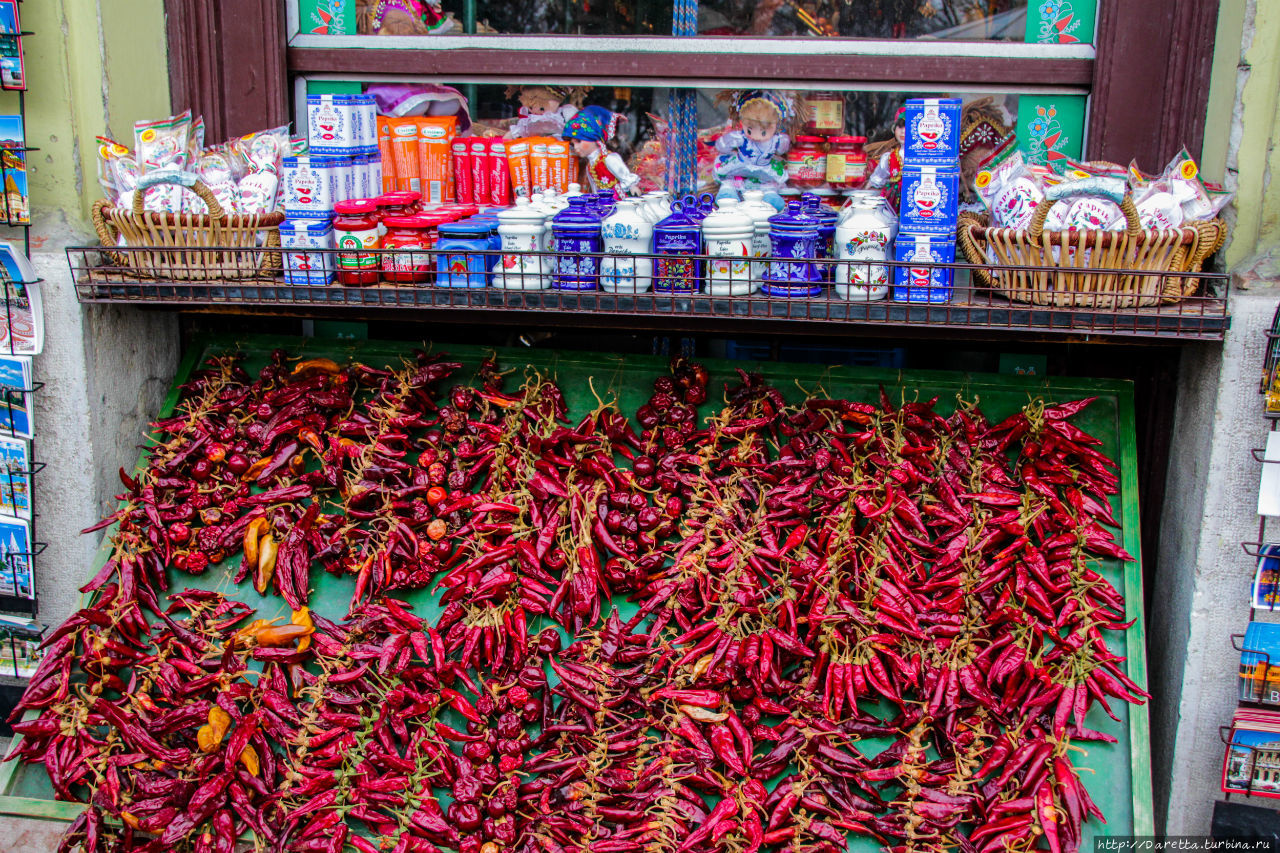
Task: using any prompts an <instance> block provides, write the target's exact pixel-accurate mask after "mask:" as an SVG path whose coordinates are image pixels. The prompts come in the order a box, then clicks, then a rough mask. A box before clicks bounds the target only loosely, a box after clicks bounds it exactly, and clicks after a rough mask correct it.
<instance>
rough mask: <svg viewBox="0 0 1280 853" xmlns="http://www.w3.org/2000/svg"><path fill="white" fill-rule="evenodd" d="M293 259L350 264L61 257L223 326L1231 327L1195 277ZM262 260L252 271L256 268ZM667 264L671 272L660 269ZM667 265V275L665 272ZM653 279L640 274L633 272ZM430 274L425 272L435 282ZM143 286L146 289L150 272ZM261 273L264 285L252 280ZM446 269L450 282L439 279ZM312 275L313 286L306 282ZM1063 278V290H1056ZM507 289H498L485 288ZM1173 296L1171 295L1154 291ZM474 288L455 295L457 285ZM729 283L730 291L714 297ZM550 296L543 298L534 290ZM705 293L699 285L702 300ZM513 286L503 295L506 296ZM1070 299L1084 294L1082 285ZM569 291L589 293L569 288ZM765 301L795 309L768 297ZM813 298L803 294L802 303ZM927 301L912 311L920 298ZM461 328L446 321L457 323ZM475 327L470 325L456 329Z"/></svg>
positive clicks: (611, 261) (835, 330)
mask: <svg viewBox="0 0 1280 853" xmlns="http://www.w3.org/2000/svg"><path fill="white" fill-rule="evenodd" d="M303 253H305V255H306V256H307V262H308V263H309V264H310V265H311V267H312V268H313V269H321V268H323V267H324V266H325V265H326V264H330V265H334V266H336V265H340V264H341V263H342V262H343V260H344V255H345V256H347V258H345V259H346V260H350V256H351V255H352V252H351V251H350V250H346V251H343V250H334V249H325V250H321V249H306V250H301V249H293V250H287V249H275V248H262V249H224V248H219V247H204V248H199V249H174V250H161V249H151V248H145V249H125V248H121V249H112V250H111V253H110V254H107V253H105V252H104V251H103V250H102V249H101V248H100V247H72V248H69V249H67V258H68V262H69V264H70V267H71V272H72V275H73V278H74V280H75V282H76V293H77V296H78V297H79V299H80V300H81V301H82V302H129V303H136V304H149V305H162V306H171V307H181V308H184V309H186V310H214V311H228V310H235V309H237V308H244V309H254V310H264V311H272V312H275V313H281V312H285V313H287V312H291V311H294V312H303V313H312V312H317V311H320V312H334V311H339V312H348V313H364V314H368V313H376V312H379V311H385V310H392V309H394V310H397V311H404V310H409V311H417V312H424V313H427V312H429V313H435V314H451V315H455V316H459V315H462V314H464V313H465V314H472V315H480V314H483V316H484V319H485V320H487V321H490V322H497V323H527V322H540V323H544V324H547V325H568V326H595V327H632V328H661V329H668V330H676V329H692V330H710V329H712V328H729V329H733V330H737V331H744V332H745V331H748V330H769V331H775V332H783V331H787V330H788V329H790V330H792V331H805V332H817V333H828V334H849V333H850V332H851V330H852V329H853V328H854V327H858V328H859V329H860V330H863V331H870V332H875V331H879V332H880V333H882V334H883V333H885V332H886V330H897V329H905V328H912V329H938V330H946V329H949V330H973V331H977V332H981V333H998V334H1010V333H1014V334H1019V333H1021V334H1027V333H1032V334H1044V335H1049V336H1062V335H1070V336H1077V337H1079V336H1100V337H1120V338H1152V339H1164V340H1169V341H1178V340H1221V339H1222V338H1223V337H1224V335H1225V333H1226V330H1227V328H1228V327H1229V325H1230V318H1229V316H1228V313H1227V295H1228V290H1229V287H1230V282H1229V279H1228V277H1227V276H1225V275H1222V274H1215V273H1208V272H1194V273H1177V272H1158V273H1153V272H1150V271H1138V270H1101V269H1099V270H1088V269H1085V270H1079V271H1072V272H1062V271H1059V270H1054V269H1040V268H1028V267H1019V266H1012V265H1003V264H989V265H974V264H965V263H951V264H941V263H939V264H920V263H916V262H912V263H902V262H894V261H888V262H881V261H874V262H867V261H857V262H850V261H846V260H839V259H821V260H817V261H799V262H798V261H797V260H796V259H794V258H755V259H743V258H737V259H735V258H725V257H717V256H712V255H683V256H678V257H675V258H674V259H673V257H672V256H670V255H655V254H649V255H610V254H605V253H583V254H575V255H572V256H563V257H562V256H559V255H556V254H554V253H536V252H535V253H525V255H524V257H525V258H528V259H538V261H539V262H540V265H539V263H526V264H524V265H521V264H519V263H516V262H509V263H508V264H507V265H505V266H504V261H503V255H504V253H502V252H500V251H480V250H472V249H468V250H460V249H452V250H435V249H431V250H404V249H400V250H368V251H365V250H362V251H361V252H360V253H359V254H362V255H367V256H370V259H371V261H370V262H371V264H372V268H373V269H375V270H377V269H380V268H381V267H383V266H384V265H385V266H392V265H395V264H399V265H400V266H399V267H398V270H399V272H393V273H391V275H392V276H393V277H394V276H396V275H399V276H400V277H401V278H404V277H412V276H413V273H406V272H405V270H412V269H417V270H418V274H419V276H420V277H421V278H422V279H424V280H421V281H393V280H388V272H387V271H385V270H384V271H382V272H379V273H373V274H370V275H369V277H368V281H369V283H368V284H362V285H359V286H357V285H351V284H342V283H340V282H337V281H334V282H331V283H328V284H325V283H323V282H324V281H326V279H325V278H324V277H323V275H320V276H318V277H317V278H313V279H312V281H314V282H315V283H313V284H306V283H303V282H305V281H306V280H307V278H306V274H305V272H303V271H298V270H294V271H293V272H292V274H291V276H290V278H288V279H286V278H285V277H284V275H283V270H282V264H283V263H284V260H283V259H284V258H285V256H287V255H300V254H303ZM263 256H266V257H263ZM673 260H674V261H675V262H676V263H675V264H672V261H673ZM733 261H737V262H738V266H739V268H742V267H743V266H745V267H746V268H747V270H748V271H747V272H740V273H738V274H734V275H725V274H719V275H713V273H712V271H711V270H712V265H713V264H718V265H721V266H722V268H727V267H728V266H732V264H730V263H729V262H733ZM796 263H801V264H802V265H803V264H811V265H812V266H811V267H806V268H805V270H806V273H808V275H809V277H810V278H813V279H814V280H812V281H810V280H808V279H807V278H806V279H805V280H786V279H783V280H780V281H769V280H768V279H769V270H771V269H775V270H786V269H787V267H786V266H779V265H794V264H796ZM630 264H636V266H637V267H638V268H639V269H638V270H636V272H638V273H639V275H636V277H635V284H634V285H632V286H624V287H622V288H615V287H613V286H611V285H616V284H617V283H618V282H619V281H621V282H622V283H623V284H624V285H626V284H627V282H628V280H629V278H630V276H631V275H635V273H631V272H629V269H630V268H629V267H628V265H630ZM664 264H665V266H664ZM850 264H853V265H854V266H855V267H857V268H858V269H859V270H860V271H861V274H862V276H863V279H864V280H875V279H876V278H877V277H878V276H880V274H881V271H883V275H884V276H886V277H887V278H888V279H889V280H890V281H892V279H893V277H894V275H895V271H896V270H899V269H906V270H914V271H915V274H914V276H913V278H914V279H918V280H924V279H925V278H928V277H929V276H930V275H932V274H933V273H935V272H937V271H941V270H949V271H951V273H952V274H953V275H954V278H955V283H954V286H953V287H952V289H951V290H950V292H949V294H948V293H945V292H944V291H941V290H928V289H923V288H912V295H913V296H917V297H920V299H919V300H913V301H898V300H896V299H895V298H894V297H895V291H896V295H904V294H903V292H902V291H901V290H899V289H895V288H891V289H890V292H889V294H888V296H887V298H885V297H875V298H872V297H870V296H868V295H867V293H866V292H865V291H864V292H860V293H859V292H855V294H854V295H853V296H852V297H851V298H847V299H846V298H841V297H840V296H839V295H838V294H837V293H836V290H835V288H834V287H833V280H840V279H841V278H845V279H846V280H847V276H849V275H850V272H849V269H848V268H849V265H850ZM648 267H651V271H650V270H648V269H646V268H648ZM437 269H438V270H439V272H437ZM152 270H154V271H157V272H158V275H157V274H149V271H152ZM257 270H263V271H265V272H254V271H257ZM451 270H452V271H451ZM975 270H986V271H988V272H989V273H991V274H992V275H993V276H995V277H996V278H997V279H998V277H999V275H1000V274H1001V273H1002V272H1003V273H1006V274H1008V275H1010V276H1012V275H1013V274H1015V273H1019V272H1020V273H1026V272H1028V271H1029V270H1034V271H1035V272H1040V273H1045V275H1043V276H1040V275H1037V276H1035V278H1036V280H1042V281H1044V282H1045V286H1044V287H1043V288H1041V289H1040V290H1032V291H1030V292H1029V293H1027V296H1028V298H1029V299H1030V300H1031V301H1014V300H1011V299H1009V298H1006V297H1005V296H1003V295H1002V294H1001V293H1000V292H999V291H998V290H994V289H990V288H986V287H983V286H981V285H980V284H978V282H977V281H976V280H975V277H974V276H972V275H971V273H972V272H973V271H975ZM1113 273H1114V274H1118V275H1119V276H1120V286H1121V290H1120V291H1118V292H1117V291H1114V290H1103V289H1100V288H1099V289H1096V290H1095V289H1091V287H1090V286H1089V284H1090V282H1093V281H1099V282H1100V281H1101V280H1102V279H1103V278H1104V277H1105V276H1109V275H1110V274H1113ZM557 274H559V275H561V276H567V278H568V279H569V280H570V281H573V282H576V283H577V284H576V285H571V286H569V287H559V286H556V285H555V276H556V275H557ZM313 275H315V274H314V273H313ZM1068 276H1070V277H1074V279H1073V281H1072V282H1071V286H1070V287H1062V288H1055V282H1064V281H1065V278H1064V277H1068ZM1191 279H1194V280H1196V282H1197V284H1196V286H1195V289H1194V292H1193V293H1192V294H1191V295H1189V296H1185V297H1182V298H1179V299H1177V300H1172V299H1164V298H1162V296H1161V294H1162V293H1167V292H1169V291H1171V290H1172V291H1177V292H1182V291H1183V290H1184V289H1191V287H1190V285H1188V286H1187V287H1185V288H1184V287H1183V284H1184V283H1186V282H1187V281H1188V280H1191ZM495 281H496V282H497V283H505V284H507V285H508V286H507V287H499V286H495ZM1171 281H1176V282H1177V284H1178V286H1176V287H1172V288H1170V287H1167V286H1166V285H1168V284H1169V283H1170V282H1171ZM467 283H469V284H471V285H474V286H464V285H465V284H467ZM730 283H732V284H733V285H735V288H734V289H736V290H749V291H752V292H743V293H740V294H735V295H730V294H728V293H725V292H724V291H725V290H726V289H727V288H726V285H728V284H730ZM544 284H549V285H551V286H549V287H546V288H543V287H542V285H544ZM709 284H710V285H712V286H709ZM512 285H514V286H512ZM1082 285H1083V286H1082ZM576 286H582V287H584V288H591V289H573V287H576ZM770 289H774V290H775V291H778V290H781V291H789V292H790V293H791V294H795V295H787V296H782V295H770V293H769V292H768V291H769V290H770ZM809 291H812V295H800V294H808V292H809ZM931 297H932V298H936V299H937V300H938V301H924V300H925V299H928V298H931ZM459 318H460V316H459ZM468 319H474V318H468Z"/></svg>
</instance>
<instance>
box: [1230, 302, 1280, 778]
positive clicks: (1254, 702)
mask: <svg viewBox="0 0 1280 853" xmlns="http://www.w3.org/2000/svg"><path fill="white" fill-rule="evenodd" d="M1266 337H1267V346H1266V351H1265V355H1264V358H1263V371H1262V382H1261V385H1260V387H1259V389H1258V392H1259V394H1260V395H1262V397H1263V407H1262V408H1263V416H1264V417H1265V418H1267V420H1268V421H1269V423H1270V426H1271V433H1272V435H1275V434H1276V433H1277V431H1278V430H1280V307H1277V309H1276V313H1275V315H1274V317H1273V318H1272V322H1271V328H1270V329H1269V330H1268V331H1267V333H1266ZM1251 453H1252V456H1253V458H1254V460H1255V461H1257V462H1258V463H1259V464H1260V465H1261V466H1262V468H1263V472H1264V476H1263V478H1262V479H1263V483H1264V484H1265V483H1266V480H1267V474H1268V473H1269V472H1267V468H1268V467H1269V466H1274V465H1280V459H1268V458H1267V457H1266V451H1265V450H1264V449H1263V448H1254V449H1253V450H1252V451H1251ZM1270 473H1272V474H1274V472H1270ZM1259 509H1260V510H1261V509H1262V507H1259ZM1268 518H1269V516H1267V515H1263V514H1261V512H1260V513H1259V515H1258V537H1257V540H1256V541H1253V542H1241V543H1240V547H1241V549H1242V550H1243V551H1244V553H1245V554H1247V555H1248V556H1249V557H1251V558H1252V559H1253V560H1254V562H1255V564H1256V567H1257V568H1256V570H1255V575H1254V581H1253V583H1252V584H1251V586H1250V590H1249V623H1250V625H1253V624H1254V623H1255V622H1257V621H1268V622H1273V623H1275V624H1277V625H1278V626H1280V617H1278V618H1277V619H1274V620H1258V619H1257V618H1256V617H1257V616H1259V615H1260V614H1267V613H1275V612H1277V611H1280V544H1275V545H1273V544H1272V543H1269V542H1268V538H1267V521H1268ZM1277 630H1278V631H1280V628H1278V629H1277ZM1254 642H1255V644H1256V646H1257V647H1256V648H1255V647H1251V646H1250V641H1249V640H1248V634H1232V635H1231V645H1232V647H1233V648H1234V649H1235V650H1236V651H1237V652H1239V653H1240V663H1239V676H1238V679H1239V680H1238V685H1239V690H1240V698H1239V700H1238V705H1237V709H1236V714H1235V718H1234V719H1233V721H1232V724H1231V725H1226V726H1222V727H1220V729H1219V737H1220V739H1221V740H1222V742H1223V744H1224V746H1225V747H1226V754H1225V755H1224V757H1223V770H1222V787H1223V794H1224V801H1227V802H1229V801H1230V800H1231V798H1232V796H1236V797H1244V798H1246V799H1248V800H1249V801H1250V802H1255V803H1256V802H1257V800H1255V799H1254V798H1255V796H1256V795H1257V794H1259V793H1261V792H1258V791H1256V790H1255V789H1256V787H1257V786H1258V784H1259V776H1263V777H1267V776H1275V777H1278V778H1274V779H1266V780H1264V781H1265V782H1266V783H1267V784H1268V787H1269V788H1270V789H1271V790H1268V792H1267V793H1266V794H1265V796H1266V797H1268V798H1275V797H1277V796H1280V751H1278V750H1277V748H1280V729H1278V730H1277V732H1276V733H1275V734H1274V736H1273V737H1271V738H1269V739H1267V742H1266V743H1264V744H1263V745H1262V746H1260V745H1259V744H1258V743H1249V742H1244V741H1242V740H1241V738H1240V735H1239V734H1238V732H1239V731H1240V729H1241V728H1242V727H1241V726H1237V725H1236V723H1237V722H1238V721H1241V713H1242V712H1245V713H1248V712H1267V711H1270V712H1274V713H1275V715H1276V720H1275V724H1276V725H1277V727H1280V696H1278V697H1277V698H1276V701H1265V700H1266V699H1267V688H1268V685H1269V684H1270V683H1272V674H1273V671H1275V670H1276V669H1277V668H1280V663H1276V664H1273V663H1272V660H1273V658H1275V659H1280V646H1276V645H1269V644H1266V643H1262V642H1257V641H1256V640H1255V641H1254ZM1259 670H1260V671H1261V677H1259ZM1276 680H1277V682H1280V673H1277V674H1276ZM1244 722H1246V723H1250V724H1252V725H1256V726H1258V728H1256V729H1253V728H1245V729H1244V730H1245V731H1247V732H1249V733H1250V734H1251V735H1252V736H1254V737H1257V736H1259V735H1262V734H1265V733H1267V732H1271V731H1272V729H1271V728H1270V727H1269V726H1270V723H1262V722H1260V721H1257V720H1255V719H1250V718H1248V717H1246V718H1245V720H1244ZM1273 746H1274V747H1276V748H1272V747H1273ZM1264 747H1265V748H1264ZM1262 752H1266V753H1267V754H1268V756H1270V755H1272V754H1275V756H1276V757H1275V761H1276V765H1277V766H1276V767H1274V768H1272V767H1268V768H1265V769H1259V767H1258V761H1259V760H1260V759H1259V754H1260V753H1262ZM1245 755H1247V756H1248V757H1247V760H1246V759H1243V758H1242V756H1245ZM1268 760H1271V759H1270V757H1269V758H1268ZM1242 761H1244V762H1245V763H1244V764H1241V762H1242ZM1242 780H1243V785H1241V784H1240V783H1241V781H1242ZM1262 802H1264V803H1265V802H1267V800H1262Z"/></svg>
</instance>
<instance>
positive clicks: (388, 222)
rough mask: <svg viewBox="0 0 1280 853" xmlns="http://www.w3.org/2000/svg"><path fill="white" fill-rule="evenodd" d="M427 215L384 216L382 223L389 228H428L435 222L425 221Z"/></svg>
mask: <svg viewBox="0 0 1280 853" xmlns="http://www.w3.org/2000/svg"><path fill="white" fill-rule="evenodd" d="M426 219H427V217H425V216H418V215H417V214H414V215H411V216H384V217H383V218H382V224H383V225H385V226H387V227H388V228H427V227H429V226H431V225H434V224H435V223H434V222H430V221H425V220H426Z"/></svg>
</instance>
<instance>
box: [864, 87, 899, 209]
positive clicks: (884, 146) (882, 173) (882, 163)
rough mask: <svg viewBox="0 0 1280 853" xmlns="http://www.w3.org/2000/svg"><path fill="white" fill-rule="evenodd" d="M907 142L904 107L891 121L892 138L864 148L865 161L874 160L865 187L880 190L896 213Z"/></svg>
mask: <svg viewBox="0 0 1280 853" xmlns="http://www.w3.org/2000/svg"><path fill="white" fill-rule="evenodd" d="M906 141H907V119H906V107H901V108H900V109H899V110H898V117H897V118H895V119H894V120H893V138H892V139H886V140H884V141H883V142H876V143H874V144H872V145H868V146H867V147H866V152H867V159H869V160H874V161H875V164H876V168H875V171H873V172H872V173H871V177H870V178H868V179H867V186H868V187H870V188H871V189H873V190H880V195H882V196H884V197H885V199H887V200H888V202H889V204H890V205H891V206H892V207H893V209H894V210H895V211H896V210H897V209H898V201H899V198H900V196H901V194H902V146H903V145H904V144H905V143H906Z"/></svg>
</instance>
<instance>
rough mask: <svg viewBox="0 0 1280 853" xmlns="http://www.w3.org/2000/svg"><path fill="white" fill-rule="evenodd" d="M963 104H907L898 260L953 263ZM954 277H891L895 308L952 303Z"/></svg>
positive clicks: (901, 270) (904, 271) (909, 269)
mask: <svg viewBox="0 0 1280 853" xmlns="http://www.w3.org/2000/svg"><path fill="white" fill-rule="evenodd" d="M960 109H961V101H960V99H959V98H912V99H911V100H909V101H907V104H906V109H905V112H904V118H905V120H906V131H907V134H906V140H905V141H904V143H903V150H902V164H903V165H902V197H901V201H900V203H899V205H898V237H897V241H896V243H895V248H894V260H896V261H898V262H900V263H905V264H915V263H920V264H933V263H954V262H955V259H956V222H957V219H958V217H959V212H960V207H959V205H960ZM954 279H955V271H954V270H951V269H937V268H932V267H928V266H920V267H913V266H901V267H895V268H894V271H893V300H894V301H895V302H949V301H950V300H951V290H952V283H953V281H954Z"/></svg>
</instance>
